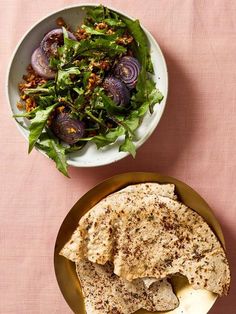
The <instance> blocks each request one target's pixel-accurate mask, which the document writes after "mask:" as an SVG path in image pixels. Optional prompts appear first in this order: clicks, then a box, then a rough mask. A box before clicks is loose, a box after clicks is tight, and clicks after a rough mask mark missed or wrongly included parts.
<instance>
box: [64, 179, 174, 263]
mask: <svg viewBox="0 0 236 314" xmlns="http://www.w3.org/2000/svg"><path fill="white" fill-rule="evenodd" d="M150 194H152V195H153V196H155V195H162V196H166V197H169V198H171V199H176V197H177V196H176V195H175V185H174V184H159V183H156V182H147V183H140V184H134V185H129V186H127V187H125V188H123V189H121V190H119V191H117V192H115V193H112V194H110V195H108V196H107V197H106V198H104V199H102V200H101V201H100V202H99V203H98V204H97V205H95V206H94V207H93V208H92V210H91V211H89V212H88V213H87V214H86V216H85V218H83V217H82V218H81V220H80V222H79V226H78V228H77V229H76V230H75V231H74V233H73V235H72V237H71V239H70V240H69V241H68V242H67V243H66V245H65V246H64V247H63V249H62V250H61V253H60V254H61V255H63V256H65V257H66V258H68V259H70V260H71V261H73V262H76V261H77V260H78V259H80V258H82V259H83V258H84V256H85V255H86V253H85V252H84V251H86V249H87V239H88V238H89V235H88V232H87V228H88V225H89V224H92V221H91V219H90V218H92V217H94V215H95V216H96V217H97V218H98V219H97V220H94V221H93V225H94V228H95V229H96V228H97V226H98V225H100V219H99V215H100V214H103V213H104V212H106V214H107V215H106V219H105V220H104V221H103V224H109V223H110V217H109V216H108V214H109V208H110V205H112V207H117V206H118V205H119V204H120V203H123V204H124V205H125V204H126V203H127V202H129V198H132V199H134V198H142V197H143V196H145V195H150ZM92 219H93V218H92ZM104 230H107V229H106V228H105V229H104ZM109 233H110V231H109ZM105 236H109V235H108V234H107V235H105V234H104V237H105ZM98 245H99V243H98ZM102 245H103V243H102ZM111 249H112V248H111Z"/></svg>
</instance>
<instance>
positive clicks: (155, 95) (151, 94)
mask: <svg viewBox="0 0 236 314" xmlns="http://www.w3.org/2000/svg"><path fill="white" fill-rule="evenodd" d="M146 97H147V99H148V103H149V110H150V113H153V107H154V105H155V104H159V103H160V102H161V101H162V99H163V98H164V96H163V95H162V93H161V92H160V91H159V90H158V89H157V88H156V84H155V82H154V81H152V80H148V81H147V82H146Z"/></svg>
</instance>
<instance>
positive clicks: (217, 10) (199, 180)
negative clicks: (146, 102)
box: [0, 0, 236, 314]
mask: <svg viewBox="0 0 236 314" xmlns="http://www.w3.org/2000/svg"><path fill="white" fill-rule="evenodd" d="M87 2H91V1H87ZM43 3H46V5H45V4H43ZM78 3H80V1H62V0H57V1H45V2H44V1H39V0H34V1H26V0H24V1H23V0H21V1H20V0H18V1H13V0H11V1H6V0H1V2H0V6H1V7H0V14H1V28H2V30H1V54H0V73H1V87H2V93H1V107H0V110H1V113H0V128H1V131H0V132H1V136H0V147H1V154H0V158H1V161H0V169H1V173H0V180H1V181H0V182H1V186H0V195H1V196H0V197H1V199H0V217H1V218H0V224H1V227H0V245H1V249H0V269H1V279H0V300H1V301H0V313H2V314H7V313H18V314H32V313H33V314H38V313H42V314H49V313H50V314H52V313H57V314H66V313H68V314H69V313H71V310H70V309H69V307H68V306H67V304H66V303H65V301H64V299H63V297H62V295H61V293H60V291H59V288H58V286H57V282H56V280H55V276H54V269H53V249H54V242H55V238H56V235H57V231H58V228H59V226H60V224H61V222H62V220H63V218H64V217H65V215H66V214H67V212H68V210H69V209H70V208H71V207H72V205H73V204H74V203H75V202H76V201H77V200H78V198H80V196H81V195H82V194H84V193H85V192H87V191H88V190H89V189H90V188H92V187H93V186H94V185H96V184H97V183H98V182H100V181H101V180H103V179H105V178H107V177H110V176H112V175H114V174H118V173H122V172H127V171H155V172H160V173H163V174H167V175H171V176H174V177H176V178H179V179H180V180H183V181H185V182H186V183H187V184H189V185H191V186H192V187H193V188H194V189H196V190H197V191H198V192H199V193H200V194H201V195H202V196H203V197H204V198H205V199H206V201H207V202H208V203H209V204H210V206H211V207H212V208H213V210H214V212H215V214H216V216H217V217H218V218H219V220H220V222H221V224H222V226H223V231H224V234H225V238H226V244H227V249H228V257H229V260H230V266H231V270H232V275H233V277H235V272H236V269H235V267H236V247H235V243H236V201H235V187H236V171H235V170H236V88H235V86H236V2H235V1H233V0H231V1H223V0H222V1H190V0H185V1H183V0H178V1H167V0H162V1H154V0H153V1H151V0H145V1H143V0H138V1H127V0H119V1H103V3H104V4H107V5H112V6H113V7H114V8H117V9H121V10H123V11H125V12H127V13H128V14H130V15H132V16H135V17H137V18H138V19H140V21H141V22H142V23H143V25H144V26H146V27H147V28H148V29H149V30H150V31H151V33H152V34H153V35H154V37H155V38H156V39H157V41H158V42H159V44H160V46H161V47H162V49H163V52H164V54H165V57H166V60H167V66H168V69H169V80H170V86H169V97H168V101H167V109H166V111H165V113H164V116H163V118H162V120H161V122H160V124H159V125H158V127H157V129H156V131H155V132H154V134H153V135H152V136H151V138H150V139H149V140H148V141H147V142H146V144H144V145H143V146H142V148H140V149H139V151H138V154H137V158H136V159H135V160H133V159H132V158H131V157H128V158H126V159H124V160H122V161H120V162H117V163H116V164H112V165H109V166H105V167H101V168H94V169H76V168H73V169H72V168H71V169H70V175H71V179H67V178H65V177H63V176H62V175H61V174H60V173H59V172H58V171H57V170H56V169H55V168H54V165H53V162H51V161H50V160H48V159H47V158H45V157H44V156H42V155H41V154H40V153H38V152H36V151H34V152H32V154H31V155H30V156H28V155H27V144H26V141H25V140H24V138H23V137H22V136H21V134H20V133H19V131H18V130H17V128H16V126H15V124H14V121H13V120H12V119H11V114H10V111H9V108H8V104H7V100H6V97H5V96H4V84H5V74H6V65H7V63H8V62H9V58H10V55H11V54H12V52H13V49H14V48H15V46H16V44H17V42H18V41H19V39H20V38H21V37H22V35H23V34H24V33H25V32H26V31H27V30H28V28H29V27H31V26H32V24H33V23H35V22H36V21H38V20H39V19H41V18H43V17H44V16H45V15H46V14H49V13H50V12H52V11H53V10H56V9H59V8H62V7H63V6H66V5H69V4H78ZM235 295H236V283H235V280H234V278H233V281H232V287H231V292H230V295H229V296H228V297H223V298H221V299H220V300H219V301H217V303H216V305H215V306H214V308H213V309H212V310H211V311H210V313H211V314H222V313H227V314H234V313H236V297H235Z"/></svg>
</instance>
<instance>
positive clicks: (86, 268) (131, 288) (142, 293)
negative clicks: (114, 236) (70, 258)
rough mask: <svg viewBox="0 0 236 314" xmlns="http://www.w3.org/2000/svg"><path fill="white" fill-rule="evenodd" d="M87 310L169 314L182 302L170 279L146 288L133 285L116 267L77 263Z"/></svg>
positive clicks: (104, 313) (136, 282)
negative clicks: (119, 275)
mask: <svg viewBox="0 0 236 314" xmlns="http://www.w3.org/2000/svg"><path fill="white" fill-rule="evenodd" d="M76 271H77V275H78V278H79V280H80V283H81V286H82V290H83V294H84V300H85V308H86V312H87V313H88V314H111V313H113V314H116V313H119V314H131V313H134V312H136V311H138V310H139V309H141V308H143V309H146V310H148V311H168V310H172V309H174V308H176V307H177V306H178V304H179V301H178V299H177V297H176V296H175V294H174V293H173V290H172V287H171V285H170V283H169V282H168V281H167V280H165V279H164V280H161V281H159V282H155V283H153V284H152V285H151V286H150V288H146V287H145V286H144V284H143V281H142V280H140V279H135V280H134V281H133V282H129V281H127V280H125V279H122V278H120V277H118V276H116V275H115V274H114V273H113V265H112V264H111V263H108V264H106V265H98V264H94V263H92V262H89V261H87V260H81V261H80V262H79V263H76Z"/></svg>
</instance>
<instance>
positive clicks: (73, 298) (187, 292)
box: [54, 172, 225, 314]
mask: <svg viewBox="0 0 236 314" xmlns="http://www.w3.org/2000/svg"><path fill="white" fill-rule="evenodd" d="M142 182H158V183H173V184H175V186H176V193H177V195H178V199H179V200H180V201H181V202H182V203H184V204H186V205H187V206H188V207H190V208H192V209H193V210H195V211H196V212H197V213H199V214H200V215H201V216H202V217H203V218H204V219H205V220H206V222H207V223H208V224H209V226H210V227H211V228H212V230H213V231H214V232H215V234H216V236H217V237H218V239H219V240H220V242H221V243H222V245H223V247H224V248H225V242H224V236H223V233H222V230H221V227H220V224H219V223H218V221H217V219H216V217H215V216H214V214H213V212H212V210H211V209H210V207H209V206H208V204H207V203H206V202H205V201H204V200H203V198H202V197H201V196H200V195H199V194H198V193H197V192H195V191H194V190H193V189H192V188H190V187H189V186H188V185H186V184H185V183H183V182H181V181H179V180H177V179H175V178H172V177H167V176H163V175H160V174H157V173H151V172H130V173H124V174H120V175H116V176H114V177H112V178H109V179H107V180H105V181H103V182H102V183H100V184H98V185H96V186H95V187H94V188H92V189H91V190H90V191H89V192H87V193H86V194H85V195H84V196H82V197H81V198H80V199H79V200H78V202H77V203H76V204H75V205H74V206H73V207H72V209H71V210H70V211H69V213H68V215H67V216H66V218H65V220H64V221H63V223H62V225H61V227H60V230H59V233H58V236H57V239H56V244H55V251H54V267H55V273H56V277H57V281H58V284H59V287H60V289H61V292H62V294H63V296H64V298H65V300H66V302H67V303H68V305H69V306H70V308H71V309H72V310H73V311H74V313H76V314H86V312H85V308H84V301H83V295H82V291H81V287H80V283H79V280H78V278H77V275H76V271H75V264H74V263H72V262H71V261H69V260H68V259H66V258H64V257H63V256H60V255H59V252H60V250H61V249H62V247H63V246H64V245H65V243H66V242H67V241H68V240H69V239H70V237H71V235H72V233H73V231H74V230H75V229H76V227H77V225H78V222H79V220H80V218H81V217H82V216H83V215H84V214H85V213H86V212H87V211H88V210H89V209H90V208H91V207H93V206H94V205H95V204H96V203H98V202H99V201H100V200H101V199H103V198H104V197H106V196H107V195H109V194H111V193H112V192H115V191H117V190H120V189H121V188H124V187H125V186H127V185H130V184H135V183H142ZM172 284H173V287H174V291H175V293H176V294H177V296H178V298H179V300H180V305H179V307H178V308H177V309H175V310H173V311H168V312H148V311H146V310H139V311H137V312H136V313H137V314H147V313H162V314H164V313H168V314H170V313H172V314H206V313H207V312H208V311H209V310H210V308H211V307H212V305H213V304H214V303H215V301H216V299H217V295H216V294H214V293H211V292H209V291H207V290H194V289H193V288H192V287H191V286H190V285H189V284H188V282H187V280H186V279H184V278H182V277H177V276H176V277H175V278H173V280H172Z"/></svg>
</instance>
